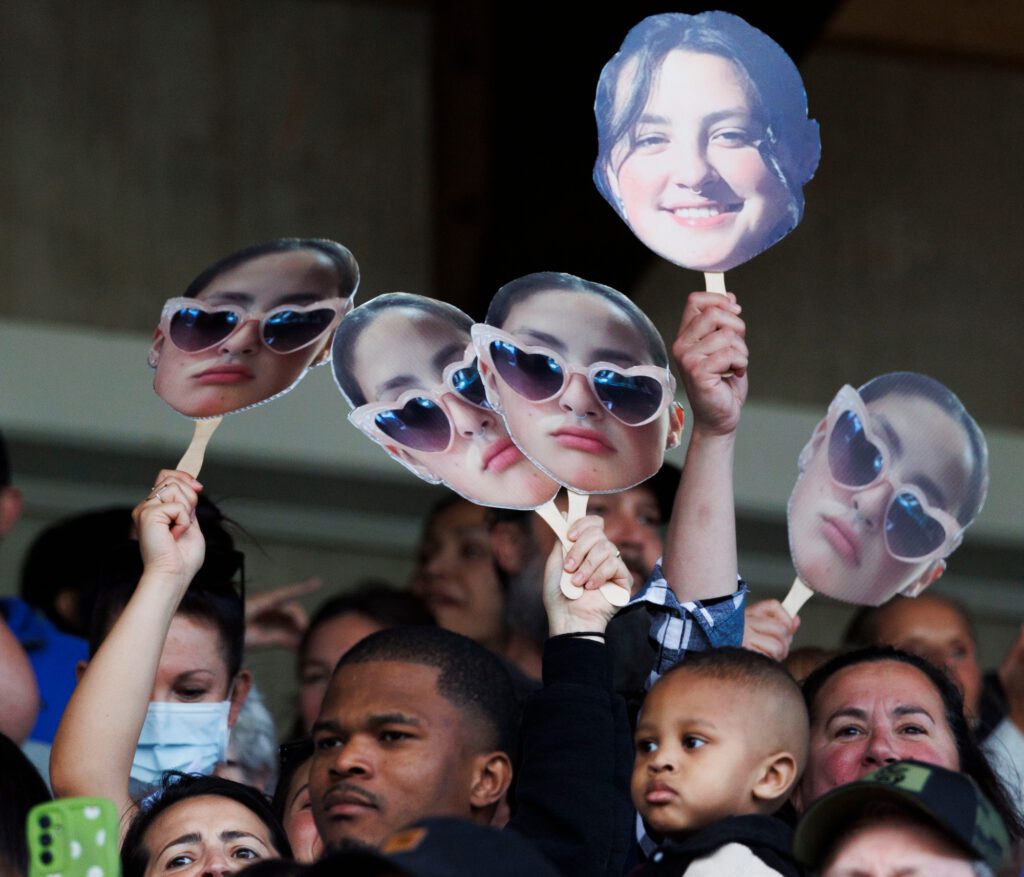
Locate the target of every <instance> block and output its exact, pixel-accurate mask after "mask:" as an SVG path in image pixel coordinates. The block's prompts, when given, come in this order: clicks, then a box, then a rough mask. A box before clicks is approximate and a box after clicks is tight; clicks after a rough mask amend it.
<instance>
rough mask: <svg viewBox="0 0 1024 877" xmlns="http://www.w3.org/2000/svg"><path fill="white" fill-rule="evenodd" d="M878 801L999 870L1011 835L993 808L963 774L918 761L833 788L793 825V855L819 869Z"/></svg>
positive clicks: (889, 767) (899, 765) (908, 762)
mask: <svg viewBox="0 0 1024 877" xmlns="http://www.w3.org/2000/svg"><path fill="white" fill-rule="evenodd" d="M878 802H889V803H892V804H895V805H896V806H897V808H898V809H901V810H905V811H906V812H909V813H914V814H918V815H920V816H923V817H925V819H926V820H927V821H928V822H930V823H933V824H934V825H935V827H936V828H937V829H938V830H939V832H940V833H941V834H942V835H943V837H946V838H948V839H949V840H951V841H953V842H954V843H955V844H956V845H957V846H960V847H962V848H963V849H964V851H965V852H966V853H967V854H968V855H970V856H971V857H972V858H974V859H981V860H983V861H985V862H986V863H987V864H988V865H990V866H991V867H992V868H994V869H998V868H999V867H1000V865H1001V864H1003V862H1004V861H1005V860H1006V858H1007V857H1008V855H1009V852H1010V836H1009V834H1008V832H1007V831H1006V826H1005V825H1004V824H1003V821H1002V819H1000V817H999V814H998V813H997V812H996V809H995V807H993V806H992V804H991V802H990V801H989V800H988V798H986V797H985V796H984V795H983V794H982V793H981V790H980V789H979V788H978V786H977V785H976V784H975V782H974V780H972V779H971V778H970V777H969V776H967V774H963V773H958V772H956V771H952V770H947V769H946V768H943V767H938V766H936V765H934V764H924V763H923V762H920V761H898V762H896V763H895V764H890V765H887V766H886V767H883V768H882V769H881V770H876V771H874V772H873V773H869V774H868V775H867V776H865V777H864V778H863V779H860V780H857V781H856V782H853V783H847V784H846V785H845V786H840V787H839V788H837V789H833V790H832V791H831V792H829V793H828V794H827V795H824V796H822V797H821V798H819V799H818V800H817V801H815V802H814V804H812V805H811V806H810V807H809V808H808V810H807V812H806V813H805V814H804V816H803V819H801V820H800V824H799V825H797V828H796V834H795V835H794V838H793V853H794V855H795V856H796V858H797V860H798V861H800V862H801V863H803V864H805V865H808V866H810V867H814V868H817V867H820V866H821V865H823V864H824V859H825V858H826V857H827V856H828V854H829V853H830V852H831V851H832V849H833V848H834V846H835V844H836V842H837V841H838V840H839V838H840V837H841V836H842V835H843V834H845V833H846V832H847V831H848V830H849V829H850V828H851V827H852V825H853V823H854V821H855V820H856V819H857V818H858V817H859V816H861V815H862V814H864V813H865V810H867V811H868V812H870V807H871V806H872V805H874V804H876V803H878Z"/></svg>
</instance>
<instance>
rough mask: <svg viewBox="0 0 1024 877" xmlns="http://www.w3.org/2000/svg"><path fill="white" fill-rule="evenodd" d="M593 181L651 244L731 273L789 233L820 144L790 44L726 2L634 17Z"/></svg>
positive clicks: (613, 67)
mask: <svg viewBox="0 0 1024 877" xmlns="http://www.w3.org/2000/svg"><path fill="white" fill-rule="evenodd" d="M594 113H595V115H596V117H597V128H598V142H599V147H598V156H597V162H596V164H595V166H594V182H595V183H596V184H597V188H598V190H599V191H600V192H601V194H602V195H603V196H604V197H605V198H606V199H607V200H608V202H609V203H610V204H611V205H612V206H613V207H614V208H615V210H616V212H618V214H619V215H620V216H621V217H622V218H623V219H624V220H625V221H626V222H627V223H628V224H629V226H630V228H631V229H632V230H633V233H634V234H635V235H636V236H637V237H638V238H640V240H641V241H643V243H645V244H646V245H647V246H648V247H649V248H650V249H652V250H653V251H654V252H655V253H657V254H658V255H660V256H663V257H664V258H666V259H668V260H669V261H671V262H675V263H676V264H677V265H682V266H684V267H687V268H693V269H695V270H698V271H726V270H729V269H731V268H734V267H736V266H737V265H740V264H742V263H743V262H745V261H747V260H748V259H749V258H751V257H752V256H754V255H756V254H757V253H759V252H761V250H764V249H765V248H767V247H769V246H771V245H772V244H773V243H775V242H776V241H777V240H779V239H780V238H781V237H783V236H784V235H786V234H788V233H789V232H790V231H792V230H793V229H794V228H795V227H796V226H797V224H798V223H799V222H800V218H801V215H802V213H803V203H804V200H803V192H802V187H803V186H804V184H805V183H807V181H808V180H810V178H811V176H812V175H813V173H814V170H815V168H816V167H817V164H818V158H819V155H820V153H821V144H820V140H819V137H818V125H817V123H816V122H813V121H811V120H809V119H808V118H807V99H806V96H805V94H804V89H803V83H802V82H801V80H800V74H799V72H798V71H797V69H796V67H795V65H794V64H793V62H792V61H791V60H790V59H789V57H788V56H787V55H786V53H785V52H784V51H783V50H782V49H781V48H780V47H779V46H778V45H777V44H776V43H775V42H774V41H773V40H772V39H771V38H769V37H767V36H765V34H763V33H761V31H759V30H757V29H756V28H753V27H751V26H750V25H749V24H747V23H746V22H745V21H743V19H741V18H738V17H737V16H735V15H730V14H729V13H726V12H704V13H701V14H700V15H685V14H682V13H665V14H663V15H655V16H651V17H650V18H646V19H644V20H643V21H642V22H640V24H638V25H637V26H636V27H634V28H633V29H632V30H631V31H630V32H629V34H628V35H627V36H626V39H625V40H624V41H623V44H622V47H621V48H620V50H619V51H618V53H617V54H616V55H615V56H614V57H613V58H612V59H611V61H609V62H608V64H607V65H605V67H604V69H603V70H602V71H601V78H600V80H599V82H598V87H597V98H596V100H595V104H594Z"/></svg>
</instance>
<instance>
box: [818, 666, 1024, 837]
mask: <svg viewBox="0 0 1024 877" xmlns="http://www.w3.org/2000/svg"><path fill="white" fill-rule="evenodd" d="M883 661H896V662H897V663H900V664H909V665H910V666H911V667H914V668H916V669H917V670H920V671H921V673H922V674H923V675H924V676H925V677H926V678H927V679H928V681H929V682H931V684H932V686H933V687H934V688H935V690H936V691H937V692H938V694H939V697H940V698H941V699H942V707H943V710H944V715H943V718H944V719H945V722H946V726H947V727H948V728H949V730H950V733H951V734H952V735H953V741H954V742H955V744H956V751H957V755H958V756H959V759H960V772H961V773H965V774H967V776H969V777H970V778H971V779H973V780H974V781H975V782H976V783H977V784H978V787H979V788H980V789H981V791H982V792H983V793H984V794H985V796H986V797H987V798H988V799H989V800H990V801H991V802H992V805H993V806H994V807H995V808H996V812H997V813H998V814H999V816H1000V818H1001V819H1002V820H1003V822H1004V823H1005V824H1006V829H1007V831H1009V833H1010V837H1011V838H1012V839H1013V840H1014V841H1015V842H1020V841H1021V840H1024V820H1022V818H1021V815H1020V813H1018V812H1017V808H1016V806H1015V805H1014V803H1013V799H1012V798H1011V797H1010V796H1009V795H1008V794H1007V792H1006V789H1005V788H1004V787H1003V784H1002V782H1000V780H999V778H998V777H997V776H996V775H995V773H994V772H993V771H992V768H991V767H990V766H989V763H988V759H986V758H985V754H984V753H983V752H982V751H981V748H980V747H979V746H978V742H977V740H976V739H975V737H974V734H973V733H972V732H971V728H970V725H969V724H968V722H967V716H966V715H964V701H963V697H962V696H961V694H960V689H959V688H958V687H957V685H956V683H955V682H954V681H953V680H952V679H951V678H950V677H949V676H947V675H946V673H945V672H944V671H942V670H940V669H939V668H938V667H936V666H935V665H934V664H932V663H930V662H929V661H927V660H925V659H924V658H921V657H918V656H917V655H912V654H911V653H910V652H904V651H901V650H900V649H894V648H893V647H892V646H871V647H869V648H866V649H857V650H856V651H852V652H846V653H844V654H842V655H838V656H837V657H835V658H833V659H832V660H831V661H827V662H825V663H824V664H822V665H821V666H820V667H818V668H817V669H816V670H814V671H813V672H812V673H811V674H810V675H809V676H808V677H807V678H806V679H805V680H804V684H803V686H802V687H803V693H804V702H805V703H806V704H807V712H808V713H809V714H810V717H811V724H813V723H814V717H815V705H816V703H817V700H818V696H819V695H820V694H821V692H822V689H824V688H825V686H826V685H827V683H828V681H829V680H830V679H831V678H832V677H833V676H835V675H836V673H838V672H839V671H840V670H845V669H846V668H847V667H855V666H857V665H858V664H878V663H881V662H883Z"/></svg>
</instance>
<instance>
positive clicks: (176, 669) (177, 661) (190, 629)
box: [149, 613, 231, 703]
mask: <svg viewBox="0 0 1024 877" xmlns="http://www.w3.org/2000/svg"><path fill="white" fill-rule="evenodd" d="M230 687H231V678H230V677H229V675H228V665H227V662H226V661H225V660H224V652H223V649H222V647H221V639H220V632H219V631H218V630H217V628H216V627H215V626H214V625H213V624H212V623H211V622H209V621H207V620H206V619H203V618H194V617H192V616H190V615H182V614H181V613H179V614H177V615H175V616H174V617H173V618H172V619H171V626H170V628H169V629H168V631H167V639H165V640H164V649H163V651H162V652H161V653H160V663H159V664H158V665H157V670H156V678H155V679H154V681H153V691H152V693H151V694H150V696H149V699H150V700H152V701H162V702H167V701H176V702H179V703H216V702H218V701H222V700H225V699H226V698H227V696H228V689H229V688H230Z"/></svg>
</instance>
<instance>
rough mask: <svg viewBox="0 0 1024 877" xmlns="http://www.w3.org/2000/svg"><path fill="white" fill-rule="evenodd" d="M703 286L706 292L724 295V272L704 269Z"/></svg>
mask: <svg viewBox="0 0 1024 877" xmlns="http://www.w3.org/2000/svg"><path fill="white" fill-rule="evenodd" d="M704 286H705V287H707V291H708V292H717V293H720V294H721V295H725V274H724V273H723V272H721V271H705V272H704Z"/></svg>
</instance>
